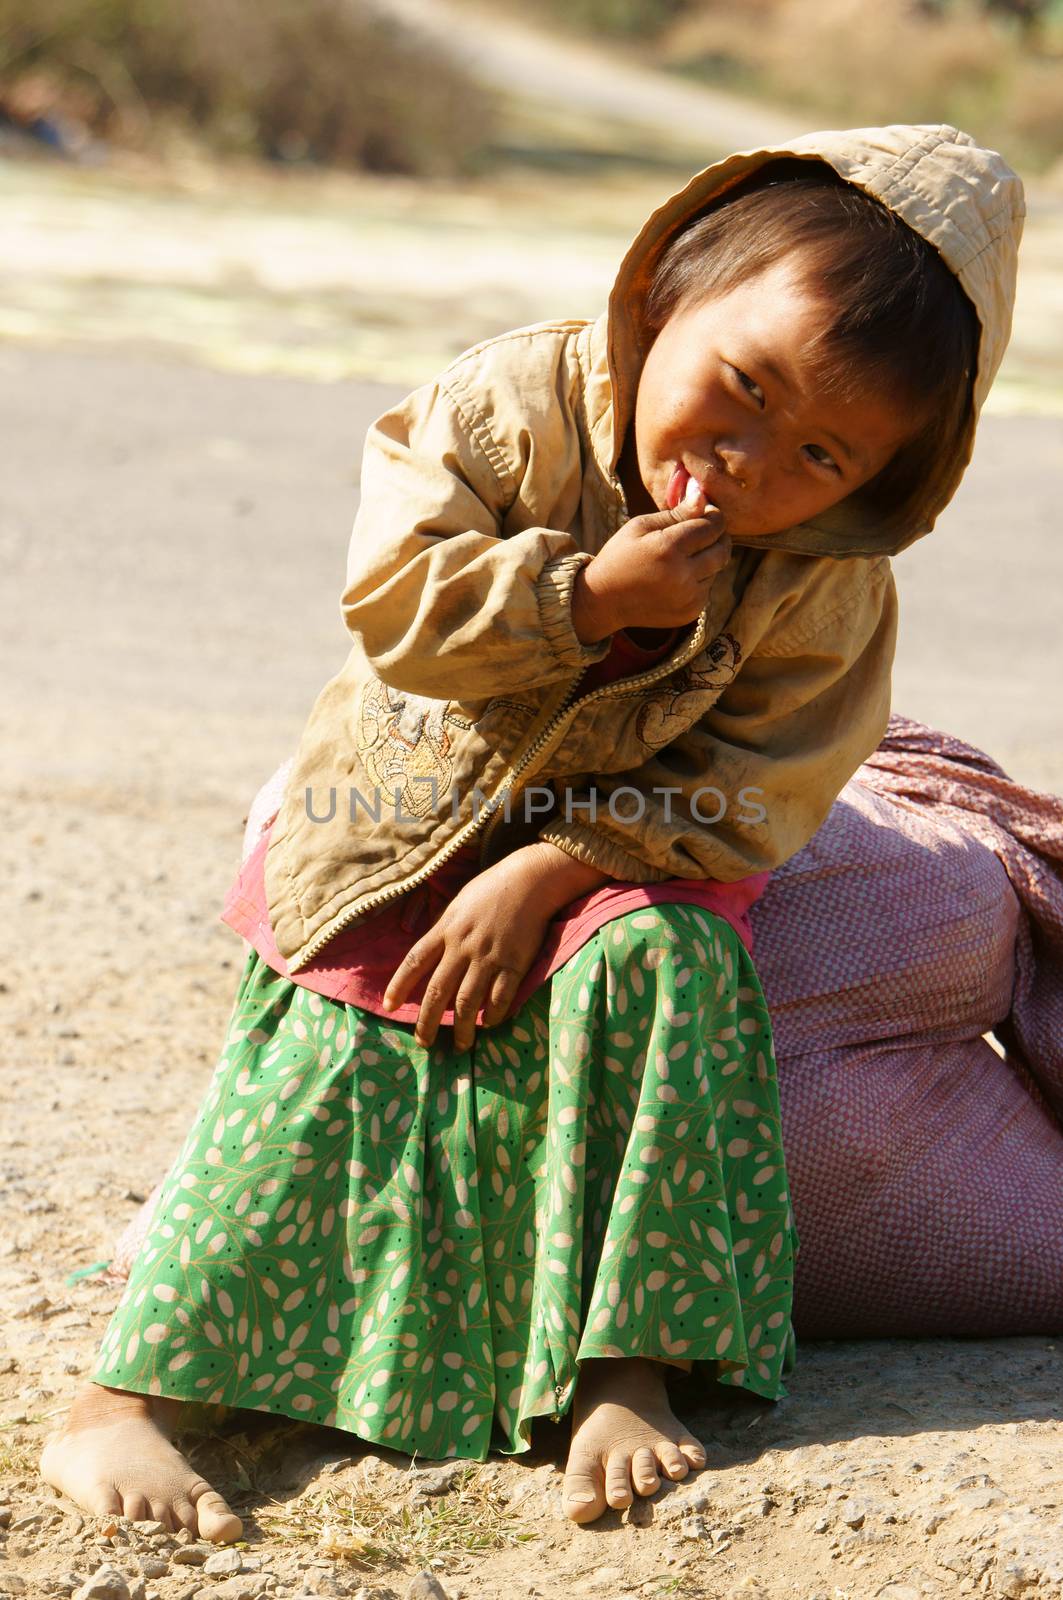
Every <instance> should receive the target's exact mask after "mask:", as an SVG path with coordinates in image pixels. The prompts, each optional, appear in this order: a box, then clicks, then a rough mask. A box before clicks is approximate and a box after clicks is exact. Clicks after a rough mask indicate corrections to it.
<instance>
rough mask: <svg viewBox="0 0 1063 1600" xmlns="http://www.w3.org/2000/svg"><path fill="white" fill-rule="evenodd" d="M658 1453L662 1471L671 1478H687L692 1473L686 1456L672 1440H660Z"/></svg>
mask: <svg viewBox="0 0 1063 1600" xmlns="http://www.w3.org/2000/svg"><path fill="white" fill-rule="evenodd" d="M656 1453H657V1460H658V1461H659V1462H660V1463H661V1468H662V1470H663V1471H664V1472H666V1473H667V1474H668V1476H669V1477H670V1478H685V1477H686V1475H687V1473H688V1472H689V1471H690V1464H689V1462H688V1461H687V1458H686V1456H685V1455H684V1454H683V1452H682V1450H680V1448H679V1446H678V1445H677V1444H674V1443H673V1442H672V1440H671V1439H658V1441H657V1444H656Z"/></svg>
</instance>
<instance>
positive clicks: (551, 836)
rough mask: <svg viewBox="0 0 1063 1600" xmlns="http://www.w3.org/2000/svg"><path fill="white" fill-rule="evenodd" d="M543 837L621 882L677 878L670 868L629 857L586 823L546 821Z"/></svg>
mask: <svg viewBox="0 0 1063 1600" xmlns="http://www.w3.org/2000/svg"><path fill="white" fill-rule="evenodd" d="M539 838H540V839H542V840H543V841H544V843H546V844H552V845H556V847H557V848H558V850H563V851H564V852H565V854H566V855H569V856H574V857H575V858H576V860H577V861H582V862H584V864H585V865H586V866H589V867H597V869H598V871H599V872H607V873H608V874H609V876H610V877H611V878H616V879H617V880H618V881H619V882H621V883H665V882H667V880H668V879H669V878H674V877H675V876H676V874H675V872H673V871H669V870H668V869H667V868H663V867H651V866H650V865H649V863H648V862H646V861H642V860H640V859H639V857H638V856H632V855H629V854H628V852H627V851H626V850H622V849H621V848H620V846H619V845H618V844H616V843H615V842H614V841H613V840H612V839H610V838H607V837H606V836H605V834H603V833H600V832H599V831H598V830H597V829H595V828H588V827H586V826H585V825H584V824H583V823H579V822H557V821H551V822H546V823H544V824H543V826H542V827H541V828H540V829H539Z"/></svg>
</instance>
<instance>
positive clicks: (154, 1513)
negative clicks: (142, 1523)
mask: <svg viewBox="0 0 1063 1600" xmlns="http://www.w3.org/2000/svg"><path fill="white" fill-rule="evenodd" d="M149 1504H150V1506H151V1520H152V1521H153V1522H161V1523H162V1525H163V1527H164V1528H166V1529H168V1530H169V1532H170V1533H173V1531H174V1530H175V1528H179V1527H180V1526H181V1524H180V1523H179V1522H177V1521H175V1519H174V1514H173V1507H172V1506H171V1504H170V1502H169V1501H168V1500H159V1499H158V1498H154V1497H153V1498H152V1499H151V1500H150V1501H149Z"/></svg>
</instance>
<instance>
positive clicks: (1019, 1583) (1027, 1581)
mask: <svg viewBox="0 0 1063 1600" xmlns="http://www.w3.org/2000/svg"><path fill="white" fill-rule="evenodd" d="M1038 1579H1039V1574H1038V1572H1037V1571H1036V1570H1035V1569H1034V1568H1032V1567H1026V1566H1023V1564H1022V1563H1021V1562H1019V1561H1009V1562H1008V1565H1007V1566H1006V1567H1005V1568H1004V1571H1003V1572H1002V1573H1001V1575H1000V1577H999V1578H998V1579H997V1589H998V1592H999V1593H1000V1594H1003V1595H1007V1596H1008V1600H1014V1597H1016V1596H1018V1595H1024V1594H1025V1593H1026V1591H1027V1590H1028V1589H1036V1588H1037V1584H1038Z"/></svg>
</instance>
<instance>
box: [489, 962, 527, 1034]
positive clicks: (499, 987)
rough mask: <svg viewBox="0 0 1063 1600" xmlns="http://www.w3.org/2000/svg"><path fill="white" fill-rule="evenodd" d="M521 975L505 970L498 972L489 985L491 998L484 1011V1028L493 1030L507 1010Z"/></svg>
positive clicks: (509, 969)
mask: <svg viewBox="0 0 1063 1600" xmlns="http://www.w3.org/2000/svg"><path fill="white" fill-rule="evenodd" d="M521 976H522V975H521V973H519V972H514V971H513V970H512V969H511V968H508V967H507V968H506V969H505V970H504V971H503V972H499V973H498V974H497V975H496V977H495V980H494V982H493V983H492V985H491V996H490V999H489V1000H488V1002H487V1006H486V1008H485V1009H484V1027H485V1028H493V1027H495V1026H496V1025H497V1024H498V1023H499V1022H501V1021H502V1018H503V1017H504V1016H505V1014H506V1012H507V1011H508V1010H509V1007H510V1002H511V1001H512V999H513V996H514V994H515V993H516V992H517V988H518V986H519V984H520V980H521Z"/></svg>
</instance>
